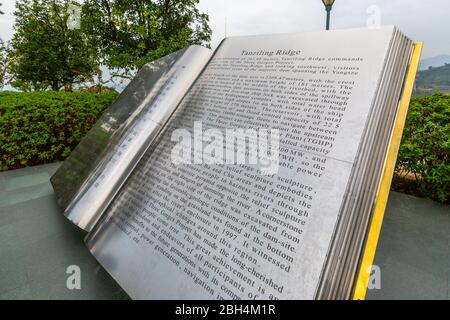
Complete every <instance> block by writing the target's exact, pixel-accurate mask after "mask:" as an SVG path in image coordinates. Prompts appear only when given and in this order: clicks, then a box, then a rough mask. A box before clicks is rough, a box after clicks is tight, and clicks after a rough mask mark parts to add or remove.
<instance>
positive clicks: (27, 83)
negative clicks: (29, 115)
mask: <svg viewBox="0 0 450 320" xmlns="http://www.w3.org/2000/svg"><path fill="white" fill-rule="evenodd" d="M71 3H74V2H73V1H69V0H18V1H17V2H16V11H15V12H14V15H15V18H16V21H15V25H14V30H15V33H14V36H13V38H12V41H11V54H10V66H9V69H10V73H11V74H12V81H11V84H12V85H13V86H14V87H16V88H18V89H21V90H24V91H30V90H45V89H48V88H51V89H53V90H59V89H60V88H62V87H64V88H65V90H67V91H71V90H72V85H73V84H74V83H80V82H85V81H87V80H90V79H92V76H93V74H94V73H95V72H96V70H98V55H97V49H96V47H95V46H93V45H92V44H90V41H89V39H88V37H87V36H86V34H85V32H84V30H83V28H78V29H77V28H75V29H71V28H68V26H67V19H68V17H69V12H68V7H69V4H71Z"/></svg>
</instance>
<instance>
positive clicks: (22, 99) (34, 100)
mask: <svg viewBox="0 0 450 320" xmlns="http://www.w3.org/2000/svg"><path fill="white" fill-rule="evenodd" d="M116 97H117V94H114V93H108V94H94V93H84V92H83V93H82V92H54V91H44V92H8V91H5V92H0V171H4V170H10V169H17V168H22V167H26V166H33V165H38V164H44V163H49V162H54V161H57V160H63V159H65V158H66V157H67V156H68V155H69V154H70V152H71V150H73V149H74V148H75V146H76V145H77V144H78V142H79V141H80V140H81V138H82V137H83V136H84V135H85V134H86V132H87V131H88V130H89V129H90V128H91V127H92V125H93V124H94V123H95V122H96V121H97V119H98V117H99V116H100V115H101V114H102V112H103V111H104V110H105V108H107V107H108V106H109V105H110V104H111V103H112V102H113V101H114V100H115V98H116Z"/></svg>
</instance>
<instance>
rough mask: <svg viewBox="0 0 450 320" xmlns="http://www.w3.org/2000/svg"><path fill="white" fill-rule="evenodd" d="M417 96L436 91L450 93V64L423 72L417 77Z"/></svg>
mask: <svg viewBox="0 0 450 320" xmlns="http://www.w3.org/2000/svg"><path fill="white" fill-rule="evenodd" d="M415 87H416V94H420V95H422V94H431V93H433V92H435V91H441V92H447V93H448V92H450V63H449V64H446V65H443V66H441V67H437V68H434V67H433V68H431V69H427V70H421V71H419V72H418V73H417V76H416V84H415Z"/></svg>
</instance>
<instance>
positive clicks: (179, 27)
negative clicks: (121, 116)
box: [83, 0, 211, 77]
mask: <svg viewBox="0 0 450 320" xmlns="http://www.w3.org/2000/svg"><path fill="white" fill-rule="evenodd" d="M198 2H199V0H86V1H85V2H84V3H85V5H84V6H83V17H84V18H85V19H86V20H87V26H88V28H89V32H88V33H89V34H90V35H93V41H94V42H96V43H97V44H98V46H99V47H100V48H101V52H102V58H103V63H104V64H105V65H106V66H107V67H109V68H110V69H119V70H121V72H120V74H119V75H120V76H122V77H130V75H132V73H133V72H134V71H135V70H136V69H139V68H140V67H142V66H143V65H144V64H146V63H147V62H149V61H152V60H155V59H158V58H160V57H162V56H165V55H167V54H169V53H171V52H174V51H176V50H179V49H182V48H184V47H187V46H189V45H192V44H199V45H206V46H209V41H210V38H211V29H210V28H209V26H208V20H209V19H208V16H207V15H206V14H204V13H201V12H200V11H199V10H198V9H197V8H196V5H197V4H198Z"/></svg>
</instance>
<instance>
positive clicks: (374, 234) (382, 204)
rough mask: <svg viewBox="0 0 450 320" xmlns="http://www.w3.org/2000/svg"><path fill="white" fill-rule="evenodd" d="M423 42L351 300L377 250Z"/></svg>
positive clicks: (362, 290)
mask: <svg viewBox="0 0 450 320" xmlns="http://www.w3.org/2000/svg"><path fill="white" fill-rule="evenodd" d="M422 47H423V42H416V43H414V47H413V52H412V55H411V61H410V64H409V67H408V72H407V75H406V79H405V85H404V87H403V92H402V97H401V99H400V102H399V106H398V111H397V115H396V119H395V124H394V129H393V133H392V136H391V141H390V145H389V150H388V152H387V155H386V160H385V166H384V171H383V176H382V178H381V184H380V190H379V192H378V198H377V201H376V203H375V208H374V212H373V215H372V221H371V224H370V229H369V234H368V236H367V241H366V245H365V249H364V254H363V258H362V260H361V264H360V267H359V274H358V278H357V281H356V285H355V290H354V295H353V300H364V299H365V297H366V292H367V286H368V284H369V279H370V275H371V270H372V265H373V260H374V258H375V251H376V249H377V244H378V238H379V236H380V231H381V225H382V223H383V217H384V211H385V209H386V204H387V200H388V196H389V190H390V189H391V182H392V176H393V174H394V168H395V163H396V161H397V154H398V149H399V147H400V142H401V139H402V135H403V128H404V126H405V120H406V115H407V113H408V107H409V103H410V100H411V95H412V91H413V87H414V81H415V78H416V73H417V69H418V67H419V60H420V55H421V53H422Z"/></svg>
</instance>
